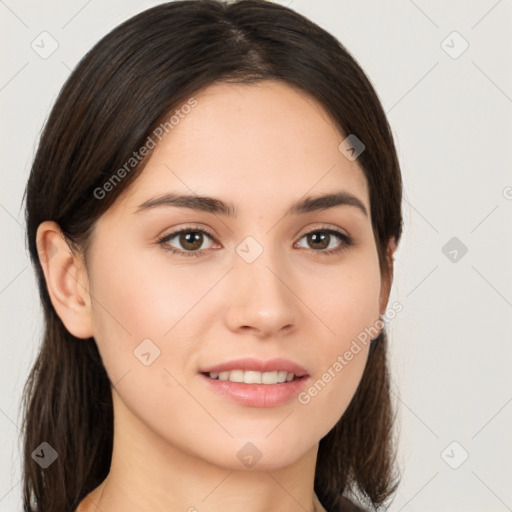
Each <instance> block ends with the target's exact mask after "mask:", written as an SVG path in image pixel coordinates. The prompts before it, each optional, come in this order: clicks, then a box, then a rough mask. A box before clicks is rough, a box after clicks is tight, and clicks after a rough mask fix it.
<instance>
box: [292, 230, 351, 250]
mask: <svg viewBox="0 0 512 512" xmlns="http://www.w3.org/2000/svg"><path fill="white" fill-rule="evenodd" d="M302 239H306V243H307V244H308V245H309V246H310V248H311V249H312V250H313V251H315V252H318V253H320V254H322V255H329V254H335V253H338V252H340V251H343V250H344V249H347V248H348V247H350V246H351V245H352V243H353V242H352V239H351V238H350V237H349V236H348V235H346V234H345V233H342V232H341V231H338V230H336V229H330V228H329V229H327V228H325V229H315V230H313V231H310V232H308V233H306V234H305V235H303V236H302V238H301V240H302ZM336 239H337V240H338V243H336ZM306 248H307V247H306Z"/></svg>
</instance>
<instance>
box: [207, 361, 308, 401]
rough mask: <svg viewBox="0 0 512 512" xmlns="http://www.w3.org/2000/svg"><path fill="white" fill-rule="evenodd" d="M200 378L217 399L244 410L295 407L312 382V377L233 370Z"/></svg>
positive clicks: (281, 372)
mask: <svg viewBox="0 0 512 512" xmlns="http://www.w3.org/2000/svg"><path fill="white" fill-rule="evenodd" d="M199 375H200V376H201V379H202V380H203V381H204V383H205V384H206V385H207V387H208V389H210V390H211V391H212V392H213V393H214V394H215V395H216V396H221V397H225V398H227V399H228V400H230V401H234V402H235V403H237V404H239V405H242V406H244V407H257V408H273V407H278V406H281V405H285V404H290V403H292V402H293V401H294V400H296V399H297V396H298V395H299V393H301V392H302V391H304V389H305V388H306V387H307V386H308V384H309V382H310V380H311V377H310V375H309V374H306V375H302V376H298V375H295V374H294V373H288V372H287V371H284V370H282V371H279V370H277V371H272V372H258V371H253V370H230V371H222V372H201V373H200V374H199Z"/></svg>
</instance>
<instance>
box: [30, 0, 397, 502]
mask: <svg viewBox="0 0 512 512" xmlns="http://www.w3.org/2000/svg"><path fill="white" fill-rule="evenodd" d="M265 79H273V80H280V81H282V82H284V83H287V84H289V85H291V86H293V87H296V88H298V89H299V90H301V91H303V92H305V93H307V94H309V95H311V96H312V97H313V98H315V99H316V100H317V101H318V102H319V103H320V104H321V105H322V106H323V107H324V108H325V109H326V111H327V112H328V113H329V114H330V116H331V118H332V121H333V122H334V123H335V125H336V126H337V127H338V129H339V130H340V133H341V134H345V136H346V135H348V134H355V135H356V136H357V137H358V138H359V139H360V140H361V141H363V143H364V144H365V146H366V149H365V151H364V152H363V153H362V154H361V155H360V156H359V157H358V162H359V164H360V166H361V167H362V169H363V171H364V174H365V176H366V179H367V182H368V185H369V191H370V207H371V219H372V227H373V231H374V236H375V240H376V245H377V251H378V255H379V262H380V268H381V273H382V275H383V276H387V277H389V278H390V279H391V277H392V267H393V264H392V260H391V258H390V257H389V255H388V253H387V252H386V247H387V244H388V242H389V240H390V238H391V237H394V238H395V239H396V242H397V243H398V241H399V239H400V236H401V231H402V215H401V194H402V183H401V176H400V168H399V163H398V159H397V155H396V150H395V147H394V142H393V137H392V134H391V130H390V128H389V125H388V122H387V120H386V116H385V113H384V111H383V109H382V106H381V104H380V102H379V99H378V97H377V95H376V93H375V91H374V89H373V87H372V85H371V84H370V81H369V80H368V78H367V77H366V75H365V74H364V72H363V71H362V70H361V68H360V67H359V65H358V64H357V62H356V61H355V60H354V59H353V58H352V57H351V56H350V54H349V53H348V52H347V51H346V49H345V48H344V47H343V45H342V44H340V42H339V41H337V40H336V39H335V38H334V37H333V36H331V35H330V34H329V33H327V32H326V31H324V30H323V29H321V28H320V27H319V26H317V25H316V24H314V23H312V22H311V21H309V20H308V19H306V18H305V17H303V16H301V15H299V14H298V13H296V12H294V11H292V10H291V9H288V8H285V7H283V6H280V5H277V4H274V3H270V2H266V1H263V0H241V1H238V2H234V3H229V4H228V3H223V2H220V1H218V0H183V1H178V2H170V3H165V4H162V5H158V6H156V7H154V8H151V9H148V10H146V11H144V12H142V13H140V14H138V15H137V16H134V17H133V18H131V19H129V20H128V21H126V22H124V23H123V24H121V25H120V26H118V27H117V28H115V29H114V30H113V31H112V32H110V33H109V34H107V35H106V36H105V37H104V38H103V39H102V40H101V41H99V42H98V43H97V44H96V45H95V46H94V48H92V50H90V51H89V52H88V53H87V55H85V57H84V58H83V59H82V60H81V61H80V63H79V64H78V66H77V67H76V69H75V70H74V71H73V72H72V73H71V75H70V77H69V78H68V80H67V82H66V84H65V85H64V86H63V88H62V90H61V92H60V94H59V96H58V98H57V100H56V102H55V105H54V107H53V109H52V111H51V113H50V116H49V118H48V120H47V122H46V124H45V127H44V130H43V132H42V135H41V138H40V141H39V146H38V149H37V153H36V155H35V159H34V162H33V166H32V169H31V173H30V177H29V180H28V183H27V188H26V191H25V194H26V223H27V243H28V247H29V252H30V256H31V259H32V262H33V265H34V267H35V271H36V277H37V281H38V287H39V293H40V297H41V301H42V303H43V308H44V322H45V331H44V338H43V342H42V345H41V348H40V352H39V354H38V357H37V360H36V362H35V364H34V366H33V368H32V370H31V373H30V376H29V378H28V381H27V383H26V385H25V389H24V396H23V406H24V422H23V427H24V454H23V500H24V507H25V510H26V511H27V512H28V511H30V512H35V511H38V512H54V511H59V512H61V511H64V510H66V511H71V510H75V508H76V507H77V506H78V504H79V503H80V501H81V500H82V499H83V498H84V497H85V496H86V495H87V494H88V493H89V492H90V491H91V490H93V489H94V488H96V487H97V486H98V485H99V484H100V483H101V482H102V481H103V480H104V479H105V477H106V476H107V474H108V472H109V468H110V461H111V453H112V443H113V407H112V397H111V389H110V383H109V379H108V377H107V374H106V371H105V369H104V366H103V363H102V361H101V358H100V356H99V353H98V350H97V347H96V344H95V341H94V339H93V338H90V339H87V340H79V339H77V338H75V337H74V336H73V335H71V334H70V333H69V332H68V331H67V330H66V328H65V327H64V325H63V323H62V322H61V320H60V318H59V317H58V315H57V314H56V312H55V310H54V308H53V306H52V303H51V301H50V297H49V294H48V291H47V288H46V283H45V279H44V275H43V272H42V267H41V264H40V262H39V258H38V251H37V247H36V231H37V228H38V226H39V224H40V223H41V222H43V221H45V220H53V221H55V222H57V223H58V224H59V225H60V227H61V229H62V232H63V233H64V235H65V236H66V238H67V240H68V242H69V244H70V246H71V247H75V248H78V249H79V250H80V251H83V254H84V255H87V248H88V241H89V240H90V235H91V233H92V232H93V230H94V226H95V223H96V221H97V220H98V218H99V217H100V216H101V215H102V214H103V213H104V212H105V211H106V210H107V209H108V208H109V207H110V206H111V205H112V204H113V202H114V201H115V200H116V198H117V197H118V196H119V194H120V193H121V192H122V191H123V190H125V189H126V187H127V186H128V185H130V183H132V182H133V180H135V179H136V177H137V176H138V175H139V174H140V173H141V172H142V170H143V168H144V164H145V162H146V161H147V158H146V159H145V160H143V161H142V162H141V163H140V164H139V165H138V166H136V167H135V168H134V169H133V170H132V171H131V172H130V173H129V174H127V175H126V176H125V177H124V179H123V180H121V182H120V183H118V184H117V185H116V186H115V187H114V188H113V190H111V191H110V192H109V193H108V194H106V196H105V197H104V198H103V199H101V200H98V199H97V197H96V195H95V194H94V191H95V190H97V188H98V187H102V186H103V185H104V184H105V183H106V181H107V180H108V179H109V178H111V176H112V173H113V171H115V170H116V169H119V168H120V167H122V166H123V164H124V163H125V162H126V161H128V160H129V158H130V157H131V156H132V154H133V152H134V151H136V150H137V149H138V148H140V147H141V146H143V145H144V143H145V141H146V140H147V138H148V136H149V135H150V134H151V133H152V132H153V131H154V130H155V128H156V127H157V126H158V125H159V124H160V123H161V122H162V120H164V119H165V118H166V116H168V115H169V112H171V111H173V109H175V108H176V107H178V106H179V105H180V104H181V103H183V102H184V101H186V99H187V98H190V97H191V96H192V95H193V94H194V93H197V92H198V91H200V90H202V89H204V88H205V87H207V86H208V85H211V84H212V83H214V82H218V81H231V82H241V83H250V82H255V81H259V80H265ZM386 345H387V340H386V333H385V330H384V329H383V330H382V332H381V334H380V335H379V337H378V338H376V340H375V341H374V342H372V344H371V347H370V352H369V357H368V361H367V365H366V368H365V371H364V373H363V376H362V380H361V382H360V385H359V387H358V389H357V391H356V393H355V396H354V397H353V399H352V401H351V403H350V405H349V407H348V409H347V410H346V412H345V413H344V414H343V416H342V417H341V419H340V420H339V422H338V423H337V424H336V426H335V427H334V428H333V429H332V430H331V431H330V432H329V433H328V434H327V435H326V436H325V437H324V438H323V439H322V440H321V441H320V446H319V452H318V459H317V467H316V475H315V483H314V486H315V492H316V493H317V495H318V497H319V499H320V501H321V502H322V504H323V505H324V506H325V507H326V508H327V509H328V510H330V511H336V510H342V504H343V503H344V502H345V501H344V498H343V496H347V495H358V496H359V497H361V498H362V499H363V500H365V501H366V502H367V503H368V504H371V505H372V506H374V507H379V506H381V505H382V504H383V503H385V502H386V500H387V499H388V498H389V497H390V495H391V494H392V492H393V491H394V489H395V487H396V477H395V472H394V463H393V453H394V449H393V439H392V438H393V436H392V426H393V412H392V406H391V401H390V389H389V376H388V370H387V363H386ZM44 441H46V442H48V443H49V444H50V445H51V446H52V447H53V448H54V449H55V450H56V451H57V453H58V455H59V456H58V459H57V460H56V461H55V462H54V463H53V464H52V465H51V466H50V467H48V468H47V469H42V468H41V467H40V466H39V465H38V464H37V463H36V462H35V461H34V460H33V459H32V452H33V451H34V449H35V448H36V447H38V446H39V445H40V444H41V443H42V442H44Z"/></svg>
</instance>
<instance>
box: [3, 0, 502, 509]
mask: <svg viewBox="0 0 512 512" xmlns="http://www.w3.org/2000/svg"><path fill="white" fill-rule="evenodd" d="M158 3H161V2H157V1H154V2H150V1H146V2H141V1H137V0H124V1H121V0H115V1H114V0H110V1H108V2H106V1H103V2H100V1H98V0H89V1H84V0H68V1H66V2H64V1H55V2H48V1H45V2H36V1H35V0H32V1H21V0H5V1H4V0H0V33H1V34H2V35H1V36H0V37H1V43H2V44H1V51H2V56H1V62H2V66H1V75H0V109H1V120H2V122H1V130H2V132H1V136H0V154H1V163H2V187H1V191H0V224H1V230H2V260H1V261H2V264H1V277H0V311H1V315H2V317H1V321H0V326H1V329H2V331H1V337H0V339H1V344H2V345H1V358H0V365H1V369H0V385H1V388H0V389H1V395H0V445H1V447H2V451H1V453H2V457H0V511H16V510H21V505H20V496H21V486H20V460H19V453H20V443H19V439H18V434H19V429H18V426H17V425H19V424H20V412H19V400H20V394H21V389H22V386H23V384H24V382H25V379H26V377H27V374H28V371H29V368H30V366H31V363H32V361H33V358H34V355H35V353H36V349H37V345H38V340H39V336H40V332H41V313H40V309H39V308H40V306H39V299H38V295H37V291H36V286H35V280H34V276H33V272H32V269H31V267H30V265H29V261H28V256H27V252H26V250H25V243H24V223H23V210H22V209H21V197H22V194H23V190H24V186H25V182H26V179H27V177H28V172H29V169H30V165H31V160H32V158H33V154H34V150H35V147H36V142H37V139H38V136H39V133H40V129H41V127H42V125H43V122H44V120H45V119H46V117H47V115H48V113H49V110H50V108H51V105H52V104H53V101H54V100H55V97H56V94H57V92H58V91H59V89H60V87H61V86H62V84H63V83H64V81H65V79H66V77H67V76H68V74H69V72H70V70H71V69H72V68H73V67H74V66H75V64H76V63H77V62H78V60H79V59H80V58H81V57H82V55H83V54H85V52H86V51H87V50H89V49H90V48H91V47H92V46H93V45H94V43H96V42H97V41H98V40H99V39H100V37H102V36H103V35H104V34H105V33H107V32H108V31H110V30H111V29H112V28H113V27H114V26H115V25H117V24H119V23H120V22H122V21H124V20H125V19H127V18H128V17H130V16H132V15H134V14H136V13H138V12H140V11H141V10H143V9H144V8H146V7H150V6H152V5H156V4H158ZM279 3H283V4H285V5H289V6H290V7H292V8H293V9H295V10H297V11H298V12H300V13H302V14H305V15H306V16H308V17H309V18H311V19H312V20H313V21H315V22H317V23H318V24H319V25H321V26H322V27H324V28H325V29H327V30H328V31H330V32H331V33H333V34H334V35H335V36H336V37H338V38H339V39H340V40H341V41H342V43H343V44H344V45H345V46H346V47H347V49H348V50H349V51H350V52H351V53H352V54H353V56H354V57H355V58H356V59H357V60H358V61H359V63H360V64H361V66H362V67H363V69H364V70H365V72H366V73H367V74H368V76H369V77H370V79H371V81H372V83H373V84H374V86H375V88H376V90H377V92H378V94H379V96H380V98H381V101H382V103H383V105H384V108H385V110H386V112H387V113H388V117H389V121H390V124H391V126H392V129H393V133H394V136H395V138H396V144H397V148H398V152H399V157H400V162H401V165H402V172H403V179H404V193H405V198H404V203H403V207H404V222H405V233H404V236H403V239H402V242H401V245H400V248H399V250H398V252H397V255H396V260H395V261H396V276H395V282H394V286H393V291H392V296H391V300H390V304H391V303H392V302H393V301H395V300H398V301H400V302H401V303H402V304H403V311H402V312H401V313H399V314H398V315H397V317H396V318H395V319H394V320H393V321H392V322H391V324H390V326H389V328H388V329H389V332H390V337H391V354H390V357H391V364H392V371H393V379H394V396H395V398H396V400H397V402H398V404H399V405H400V412H399V430H400V444H399V462H400V466H401V468H402V475H403V476H402V484H401V486H400V487H399V490H398V492H397V494H396V497H395V499H394V501H393V503H392V505H391V507H390V510H392V511H401V510H403V511H406V512H413V511H486V512H491V511H496V512H500V511H505V510H512V486H511V485H510V482H511V481H512V469H511V465H510V459H511V455H512V437H511V436H510V432H511V425H512V404H511V401H512V385H511V383H512V372H511V371H510V367H511V364H510V363H511V354H512V348H511V345H512V344H511V341H512V340H511V330H512V329H511V327H512V321H511V320H512V315H511V308H512V286H511V283H512V270H511V268H512V267H511V265H510V261H512V258H511V256H512V230H511V229H510V228H511V226H510V224H511V223H510V219H511V218H512V217H511V210H512V175H511V172H510V164H511V161H512V158H511V153H512V149H511V148H512V144H511V141H512V136H511V135H512V129H511V128H512V99H511V98H512V73H511V55H512V52H511V49H512V48H511V47H512V38H511V35H510V34H511V30H510V27H512V2H511V1H510V0H500V1H496V0H486V1H483V0H482V1H478V2H476V1H473V2H468V1H449V2H447V1H440V0H438V1H428V2H427V1H426V0H423V1H420V0H415V1H414V2H413V1H412V0H392V1H387V2H381V1H378V0H372V1H368V0H365V1H348V0H343V1H335V0H319V1H314V2H313V1H311V0H310V1H307V0H292V1H290V0H283V1H282V2H279ZM43 31H47V32H48V33H49V34H50V35H51V36H47V35H43V36H41V35H40V34H41V33H42V32H43ZM454 31H456V32H458V34H459V35H457V34H455V35H454V34H452V33H453V32H454ZM50 37H51V38H52V39H54V40H55V41H56V42H57V44H58V48H57V49H56V51H55V52H54V53H53V54H51V55H49V56H47V55H44V56H45V57H47V58H42V57H41V56H40V54H38V53H37V52H36V51H35V50H34V49H33V48H32V47H31V44H32V45H33V46H35V47H36V48H38V51H39V52H44V51H46V52H48V51H49V50H51V45H52V44H55V43H52V39H50ZM42 38H46V39H44V40H43V39H42ZM443 41H444V42H443ZM466 42H467V43H466ZM466 44H468V45H469V46H468V48H467V49H466V50H465V51H464V52H463V53H461V51H462V50H463V49H464V48H465V45H466ZM43 45H44V47H43ZM453 237H456V240H455V241H452V242H450V243H449V245H448V246H446V247H445V244H447V243H448V242H449V241H450V240H451V239H452V238H453ZM462 244H463V245H462ZM463 246H465V247H466V248H467V253H465V254H463ZM443 247H445V249H444V252H443ZM454 251H455V252H454ZM507 262H508V263H507ZM466 456H468V458H467V459H466V460H464V458H465V457H466Z"/></svg>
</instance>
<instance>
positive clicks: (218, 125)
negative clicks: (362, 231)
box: [118, 81, 369, 211]
mask: <svg viewBox="0 0 512 512" xmlns="http://www.w3.org/2000/svg"><path fill="white" fill-rule="evenodd" d="M193 99H194V100H195V102H194V103H193V104H194V105H195V106H194V107H193V108H187V109H183V110H180V109H179V108H178V109H177V110H178V112H176V111H175V112H171V113H170V115H169V117H171V116H172V115H173V114H175V116H174V118H173V119H174V121H175V122H174V123H173V125H172V128H169V129H168V133H166V134H165V135H164V136H163V137H162V139H161V141H159V142H158V144H157V146H156V148H155V149H154V151H153V154H152V155H151V158H150V159H149V161H148V162H147V164H146V167H145V168H144V170H143V172H142V173H141V175H140V176H139V177H138V178H137V179H136V180H135V181H134V182H133V183H132V184H131V186H130V187H129V188H128V189H127V190H126V191H125V193H124V194H123V196H122V199H121V200H118V206H125V207H126V208H128V209H129V210H130V211H134V209H135V208H136V206H137V205H138V204H140V202H141V201H142V200H144V199H147V198H148V197H149V196H151V195H155V194H157V193H159V194H161V193H162V192H167V191H178V192H181V193H184V192H185V193H197V194H200V193H201V194H203V193H205V194H206V193H207V194H208V195H211V196H215V197H220V198H226V199H228V200H229V201H230V202H235V203H237V204H239V207H240V209H241V210H243V209H244V205H245V206H246V207H252V206H258V205H259V206H261V205H262V204H264V205H266V206H270V205H278V204H282V203H283V202H285V203H286V204H288V203H289V202H290V201H292V200H297V199H299V198H300V197H302V196H304V195H307V194H308V193H309V194H314V193H325V192H331V191H332V190H339V189H341V188H343V189H344V190H347V191H348V192H351V193H353V194H357V195H358V196H359V197H360V198H361V199H362V200H363V202H364V203H365V205H366V206H367V208H368V209H369V203H368V190H367V183H366V179H365V176H364V173H363V171H362V169H361V168H360V166H359V165H358V163H357V161H350V160H348V159H347V158H346V157H345V156H344V155H343V153H341V152H340V150H339V149H338V146H339V144H340V142H341V141H342V140H343V139H344V138H345V135H344V134H342V133H340V131H339V130H338V128H337V127H336V126H335V124H334V123H333V121H332V119H331V118H330V116H329V115H328V113H327V112H326V111H325V110H324V108H323V107H322V106H321V105H320V104H319V103H318V102H317V101H316V100H315V99H313V98H312V97H311V96H309V95H307V94H305V93H304V92H301V91H298V90H296V89H295V88H292V87H291V86H289V85H287V84H284V83H281V82H276V81H263V82H257V83H254V84H233V83H217V84H214V85H211V86H209V87H207V88H206V89H204V90H202V91H201V92H199V93H197V94H195V95H194V96H193ZM176 114H178V115H176ZM176 121H177V122H176Z"/></svg>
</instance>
